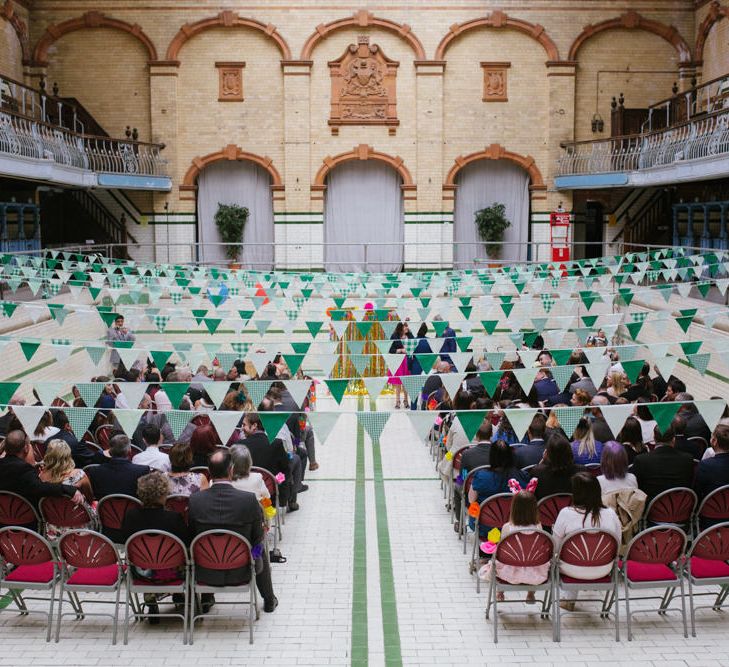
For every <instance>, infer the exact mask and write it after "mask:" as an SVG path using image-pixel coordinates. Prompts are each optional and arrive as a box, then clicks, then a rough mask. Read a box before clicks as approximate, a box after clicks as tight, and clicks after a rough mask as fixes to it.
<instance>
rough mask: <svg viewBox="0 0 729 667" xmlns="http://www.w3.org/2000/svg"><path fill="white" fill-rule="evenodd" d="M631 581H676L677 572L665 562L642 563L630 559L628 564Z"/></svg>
mask: <svg viewBox="0 0 729 667" xmlns="http://www.w3.org/2000/svg"><path fill="white" fill-rule="evenodd" d="M627 574H628V579H630V581H676V579H677V577H676V573H675V572H674V571H673V570H672V569H671V568H670V567H668V565H663V563H640V562H638V561H635V560H629V561H628V566H627Z"/></svg>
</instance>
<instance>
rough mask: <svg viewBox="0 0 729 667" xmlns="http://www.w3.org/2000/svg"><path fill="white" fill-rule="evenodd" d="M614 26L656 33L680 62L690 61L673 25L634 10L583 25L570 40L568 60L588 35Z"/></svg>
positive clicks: (687, 51)
mask: <svg viewBox="0 0 729 667" xmlns="http://www.w3.org/2000/svg"><path fill="white" fill-rule="evenodd" d="M616 28H627V29H629V30H644V31H645V32H651V33H653V34H654V35H658V36H659V37H661V38H663V39H665V40H666V41H667V42H668V43H669V44H671V46H673V48H674V49H676V51H677V52H678V56H679V61H680V62H681V63H688V62H690V61H691V49H690V48H689V45H688V44H687V43H686V40H685V39H684V38H683V37H682V36H681V33H680V32H679V31H678V30H677V29H676V28H675V27H674V26H672V25H670V26H669V25H666V24H665V23H661V22H660V21H654V20H653V19H647V18H645V17H643V16H641V15H640V14H638V12H634V11H630V12H626V13H625V14H622V15H621V16H619V17H617V18H614V19H608V20H607V21H601V22H600V23H596V24H595V25H588V26H585V28H584V29H583V31H582V32H581V33H580V34H579V35H578V36H577V39H575V41H574V42H572V46H571V47H570V52H569V56H568V60H571V61H574V60H577V52H578V51H579V50H580V48H581V47H582V45H583V44H584V43H585V42H586V41H587V40H588V39H590V37H592V36H593V35H596V34H598V33H600V32H604V31H605V30H614V29H616Z"/></svg>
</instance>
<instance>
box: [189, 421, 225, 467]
mask: <svg viewBox="0 0 729 667" xmlns="http://www.w3.org/2000/svg"><path fill="white" fill-rule="evenodd" d="M219 444H220V440H219V439H218V432H217V431H216V430H215V427H214V426H213V425H212V423H211V422H210V421H209V420H208V421H207V422H205V423H203V424H201V425H200V426H198V427H197V428H196V429H195V430H194V431H193V432H192V435H191V436H190V449H191V450H192V464H193V465H194V466H206V465H207V464H208V459H209V458H210V455H211V454H212V453H213V452H214V451H215V448H216V447H217V446H218V445H219Z"/></svg>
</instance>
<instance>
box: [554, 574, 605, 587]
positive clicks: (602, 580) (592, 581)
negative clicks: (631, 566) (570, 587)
mask: <svg viewBox="0 0 729 667" xmlns="http://www.w3.org/2000/svg"><path fill="white" fill-rule="evenodd" d="M559 580H560V581H561V582H562V583H563V584H585V585H587V586H589V585H590V584H610V583H612V581H613V580H612V577H611V576H610V575H609V574H608V575H605V576H604V577H600V578H599V579H576V578H575V577H568V576H567V575H565V574H562V575H560V577H559Z"/></svg>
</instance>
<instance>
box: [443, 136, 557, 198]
mask: <svg viewBox="0 0 729 667" xmlns="http://www.w3.org/2000/svg"><path fill="white" fill-rule="evenodd" d="M477 160H508V161H509V162H513V163H514V164H516V165H518V166H519V167H521V168H522V169H524V171H526V172H527V173H528V174H529V179H530V181H531V183H530V185H529V189H530V190H532V191H534V190H546V189H547V186H546V185H545V184H544V179H543V178H542V172H541V171H539V167H537V164H536V162H535V160H534V158H533V157H532V156H531V155H526V156H525V155H520V154H519V153H512V152H511V151H507V150H506V149H505V148H504V147H503V146H502V145H501V144H491V145H490V146H487V147H486V148H485V149H484V150H482V151H477V152H475V153H469V154H468V155H459V156H458V157H457V158H456V159H455V162H454V164H453V166H452V167H451V168H450V170H449V171H448V175H447V176H446V180H445V183H444V184H443V191H444V192H451V193H452V192H453V191H454V190H455V189H456V187H457V185H456V175H457V174H458V172H459V171H460V170H461V169H463V167H465V166H466V165H467V164H470V163H471V162H476V161H477Z"/></svg>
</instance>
